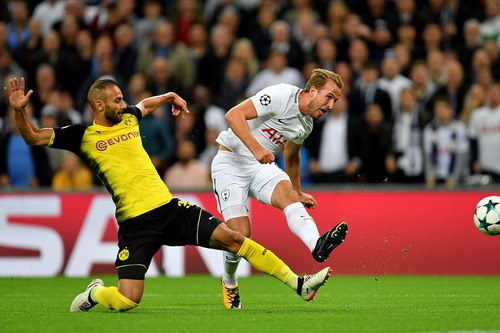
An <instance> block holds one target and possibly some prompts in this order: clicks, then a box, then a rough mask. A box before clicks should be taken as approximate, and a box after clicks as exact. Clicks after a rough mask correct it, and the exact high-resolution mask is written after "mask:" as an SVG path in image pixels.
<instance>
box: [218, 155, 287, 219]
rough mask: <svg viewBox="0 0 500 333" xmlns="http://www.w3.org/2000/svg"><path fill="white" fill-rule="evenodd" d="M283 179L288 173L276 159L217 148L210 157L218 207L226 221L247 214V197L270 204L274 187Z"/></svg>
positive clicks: (285, 178)
mask: <svg viewBox="0 0 500 333" xmlns="http://www.w3.org/2000/svg"><path fill="white" fill-rule="evenodd" d="M282 180H288V181H290V177H289V176H288V174H287V173H286V172H285V171H283V170H282V169H280V167H278V165H277V164H276V163H271V164H261V163H259V162H258V161H257V160H255V158H251V157H245V156H241V155H238V154H235V153H233V152H229V151H224V150H219V151H218V153H217V155H215V157H214V159H213V161H212V184H213V189H214V194H215V198H216V200H217V209H218V210H219V213H222V214H223V215H224V219H225V220H226V221H227V220H229V219H230V218H235V217H239V216H248V197H250V198H254V199H256V200H258V201H259V202H262V203H264V204H266V205H271V195H272V194H273V191H274V188H275V187H276V185H277V184H278V183H279V182H280V181H282ZM231 207H233V208H234V209H229V208H231ZM241 207H244V208H245V209H241Z"/></svg>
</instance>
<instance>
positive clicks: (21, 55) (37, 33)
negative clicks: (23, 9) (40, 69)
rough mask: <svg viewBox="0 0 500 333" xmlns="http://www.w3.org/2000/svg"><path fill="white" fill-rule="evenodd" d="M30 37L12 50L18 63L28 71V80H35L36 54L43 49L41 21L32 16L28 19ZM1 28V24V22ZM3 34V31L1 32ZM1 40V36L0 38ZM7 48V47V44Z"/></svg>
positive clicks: (0, 46) (0, 45)
mask: <svg viewBox="0 0 500 333" xmlns="http://www.w3.org/2000/svg"><path fill="white" fill-rule="evenodd" d="M28 29H29V38H28V39H27V40H25V41H24V42H23V43H22V44H21V45H19V46H18V47H17V48H15V49H14V50H13V52H12V54H13V56H14V59H16V60H17V62H18V64H19V65H20V66H21V67H22V68H23V69H24V70H25V71H26V74H27V75H28V80H30V81H31V80H32V81H34V80H35V73H36V65H37V64H36V61H35V58H36V54H37V53H38V52H39V51H40V50H41V49H42V41H43V39H42V31H41V27H40V22H38V20H37V19H35V18H31V19H30V20H29V21H28ZM0 30H1V24H0ZM0 35H1V32H0ZM0 41H1V38H0ZM2 47H3V46H2V43H1V42H0V48H2ZM5 48H7V47H6V46H5Z"/></svg>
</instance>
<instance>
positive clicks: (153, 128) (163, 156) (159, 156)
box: [137, 91, 175, 175]
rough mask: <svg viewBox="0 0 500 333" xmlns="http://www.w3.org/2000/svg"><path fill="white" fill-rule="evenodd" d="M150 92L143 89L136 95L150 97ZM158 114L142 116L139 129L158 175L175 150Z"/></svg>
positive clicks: (170, 136)
mask: <svg viewBox="0 0 500 333" xmlns="http://www.w3.org/2000/svg"><path fill="white" fill-rule="evenodd" d="M150 96H152V94H151V93H150V92H148V91H145V92H143V93H141V94H139V95H138V96H137V98H139V100H142V99H144V98H146V97H150ZM159 117H160V114H159V113H157V112H155V113H150V114H148V115H147V116H145V117H143V118H142V120H141V122H140V124H139V129H140V131H141V134H142V145H143V146H144V149H145V150H146V152H147V153H148V155H149V157H150V158H151V162H153V165H154V166H155V168H156V171H157V172H158V174H159V175H163V174H164V173H165V170H166V169H167V167H168V163H169V161H171V160H172V158H173V154H174V151H175V142H174V139H173V138H172V135H171V134H170V131H168V130H167V127H166V126H165V124H164V122H163V121H162V120H161V119H160V118H159Z"/></svg>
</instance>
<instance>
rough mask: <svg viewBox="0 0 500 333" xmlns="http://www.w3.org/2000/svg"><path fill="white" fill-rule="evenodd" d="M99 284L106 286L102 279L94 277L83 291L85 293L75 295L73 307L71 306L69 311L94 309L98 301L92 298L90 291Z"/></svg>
mask: <svg viewBox="0 0 500 333" xmlns="http://www.w3.org/2000/svg"><path fill="white" fill-rule="evenodd" d="M97 286H104V283H103V282H102V280H101V279H94V280H92V281H91V282H90V283H89V285H88V286H87V288H85V290H84V291H83V293H81V294H79V295H78V296H76V297H75V299H74V300H73V303H71V307H70V308H69V311H71V312H87V311H89V310H90V309H92V308H93V307H94V306H95V305H96V304H97V302H94V301H93V300H92V298H91V297H90V292H91V291H92V289H94V288H95V287H97Z"/></svg>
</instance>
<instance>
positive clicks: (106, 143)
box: [95, 131, 140, 151]
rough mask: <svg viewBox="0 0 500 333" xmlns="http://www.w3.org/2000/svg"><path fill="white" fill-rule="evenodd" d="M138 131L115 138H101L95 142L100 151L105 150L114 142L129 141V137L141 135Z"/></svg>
mask: <svg viewBox="0 0 500 333" xmlns="http://www.w3.org/2000/svg"><path fill="white" fill-rule="evenodd" d="M139 136H140V135H139V132H138V131H133V132H129V133H127V134H122V135H117V136H115V137H113V138H110V139H107V140H99V141H97V142H96V143H95V147H96V149H97V150H98V151H105V150H106V149H108V147H109V146H112V145H114V144H118V143H121V142H124V141H128V140H129V139H134V138H137V137H139Z"/></svg>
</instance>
